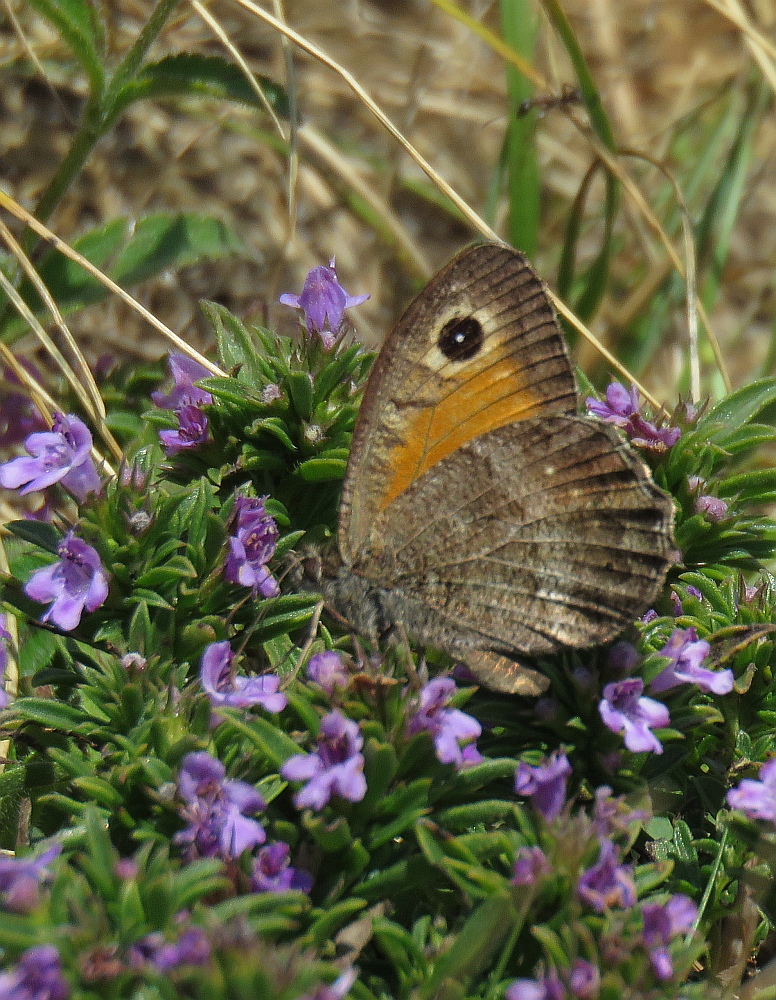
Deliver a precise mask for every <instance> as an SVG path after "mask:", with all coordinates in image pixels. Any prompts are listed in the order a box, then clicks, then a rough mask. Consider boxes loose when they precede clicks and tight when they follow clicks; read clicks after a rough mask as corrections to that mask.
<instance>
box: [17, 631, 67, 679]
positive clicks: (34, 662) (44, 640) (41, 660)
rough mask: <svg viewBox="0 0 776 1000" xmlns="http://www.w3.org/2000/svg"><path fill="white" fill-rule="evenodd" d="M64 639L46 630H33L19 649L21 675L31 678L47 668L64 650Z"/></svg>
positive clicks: (28, 633) (28, 632)
mask: <svg viewBox="0 0 776 1000" xmlns="http://www.w3.org/2000/svg"><path fill="white" fill-rule="evenodd" d="M62 642H63V640H62V638H61V636H58V635H57V634H56V633H55V632H49V630H48V629H46V628H31V629H29V630H28V631H27V634H26V636H25V639H24V642H23V643H22V644H21V646H20V647H19V673H20V674H21V676H22V677H30V676H32V675H33V674H37V673H38V672H39V671H41V670H43V668H44V667H47V666H48V665H49V664H50V663H51V661H52V660H53V659H54V656H55V655H56V653H57V652H58V651H59V650H60V649H61V648H62Z"/></svg>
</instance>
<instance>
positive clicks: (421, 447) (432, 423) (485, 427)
mask: <svg viewBox="0 0 776 1000" xmlns="http://www.w3.org/2000/svg"><path fill="white" fill-rule="evenodd" d="M478 369H479V370H478ZM458 379H459V380H460V384H458V385H457V386H455V387H454V388H451V391H450V392H449V393H448V395H446V396H445V397H444V398H443V399H442V400H440V402H439V403H437V405H436V406H429V407H428V408H426V409H425V410H421V411H420V412H418V413H417V414H416V415H415V416H414V418H413V419H412V420H408V421H407V426H406V428H403V430H402V436H403V441H402V443H401V444H400V445H397V447H395V448H392V449H391V452H390V455H389V465H390V468H391V472H392V475H391V477H390V480H389V481H388V482H387V483H386V487H387V488H386V491H385V494H384V495H383V498H382V502H381V503H380V510H385V508H386V507H387V506H388V504H390V503H391V501H392V500H395V499H396V497H397V496H399V495H400V494H401V493H403V492H404V491H405V490H406V489H407V487H408V486H410V485H411V484H412V483H413V482H414V481H415V480H416V479H417V478H418V477H419V476H421V475H423V473H424V472H426V471H427V470H428V469H430V468H431V467H432V466H434V465H436V464H437V462H440V461H441V460H442V459H443V458H446V457H447V456H448V455H451V454H452V453H453V452H454V451H457V450H458V449H459V448H460V447H461V446H462V445H464V444H466V443H467V442H468V441H472V440H473V439H474V438H477V437H479V436H480V435H481V434H485V433H487V432H488V431H492V430H495V429H496V428H497V427H503V426H504V425H505V424H512V423H515V422H516V421H518V420H524V419H526V418H527V417H529V416H531V413H532V411H533V410H535V409H536V408H537V407H538V406H541V403H542V401H541V399H540V397H539V396H538V395H537V394H536V393H534V392H531V390H530V389H528V388H526V386H525V384H524V380H523V378H522V372H521V369H520V368H519V367H518V366H517V365H516V364H515V360H514V358H513V357H505V358H501V359H499V360H497V361H493V358H492V355H485V356H484V357H483V358H482V359H481V360H480V362H479V365H478V366H477V365H476V364H475V363H472V364H470V365H468V366H467V367H466V368H464V369H463V370H462V371H461V372H460V375H459V376H458ZM455 382H456V378H455V377H453V378H451V379H450V380H449V383H450V385H451V386H454V385H455Z"/></svg>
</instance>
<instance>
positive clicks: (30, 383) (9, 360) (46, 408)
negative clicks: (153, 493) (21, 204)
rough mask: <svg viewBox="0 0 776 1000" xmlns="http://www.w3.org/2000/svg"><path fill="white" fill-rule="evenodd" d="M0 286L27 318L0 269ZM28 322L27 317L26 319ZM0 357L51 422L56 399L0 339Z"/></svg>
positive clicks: (99, 458) (109, 471) (102, 464)
mask: <svg viewBox="0 0 776 1000" xmlns="http://www.w3.org/2000/svg"><path fill="white" fill-rule="evenodd" d="M0 287H1V288H2V289H3V291H4V292H5V293H6V294H7V295H8V298H9V299H10V300H11V302H13V304H14V305H16V304H17V301H19V302H21V305H22V307H23V308H22V309H21V310H20V312H21V315H23V316H24V317H25V319H27V315H26V310H27V305H26V303H25V302H24V301H23V300H21V299H20V298H19V293H18V292H17V291H16V289H15V288H14V287H13V285H11V284H10V282H9V281H8V279H7V278H6V277H5V275H4V274H3V273H2V271H0ZM30 315H32V314H30ZM28 322H30V320H29V319H28ZM35 322H36V320H35V317H34V316H33V317H32V321H31V322H30V325H31V326H32V325H33V323H35ZM0 358H2V361H3V362H4V364H5V366H6V367H7V368H9V369H10V370H11V371H12V372H13V373H14V375H15V376H16V378H17V379H18V380H19V382H20V383H21V384H22V385H23V386H24V388H25V389H26V390H27V394H28V396H29V397H30V399H31V400H32V402H33V403H34V404H35V406H36V407H37V409H38V412H39V413H40V414H41V416H42V417H43V419H44V420H45V421H46V422H47V423H49V424H50V423H52V422H53V419H54V413H55V412H56V411H57V410H59V409H60V406H59V404H58V403H57V401H56V400H55V399H54V398H53V397H52V396H49V394H48V393H47V392H46V390H45V389H44V388H43V387H42V386H41V385H40V383H39V382H37V380H36V379H35V378H33V376H32V375H30V373H29V372H28V371H27V369H26V368H25V367H24V365H21V364H20V363H19V362H18V360H17V359H16V355H15V354H14V353H13V351H12V350H11V349H10V348H9V347H8V345H7V344H6V343H5V342H4V341H2V340H0ZM117 447H118V445H117ZM91 455H92V458H93V459H94V460H95V462H96V463H97V465H98V467H99V468H101V469H103V471H104V472H105V474H106V475H108V476H115V475H116V472H115V470H114V469H113V468H112V467H111V465H110V464H109V462H108V461H107V459H106V458H105V456H104V455H103V454H102V453H101V452H100V450H99V449H98V448H96V447H95V446H94V445H92V448H91ZM117 457H118V458H119V459H121V458H122V452H121V449H119V452H118V456H117ZM0 523H2V520H0Z"/></svg>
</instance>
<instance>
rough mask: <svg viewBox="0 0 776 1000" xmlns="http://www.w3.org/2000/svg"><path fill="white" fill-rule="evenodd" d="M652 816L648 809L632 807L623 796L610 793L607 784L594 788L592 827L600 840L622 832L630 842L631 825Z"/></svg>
mask: <svg viewBox="0 0 776 1000" xmlns="http://www.w3.org/2000/svg"><path fill="white" fill-rule="evenodd" d="M651 818H652V815H651V813H650V812H649V810H646V809H632V808H631V807H630V806H629V805H628V803H627V801H626V800H625V798H624V796H622V795H618V796H616V797H615V796H614V795H612V790H611V788H610V787H609V786H608V785H600V786H599V787H598V788H596V790H595V801H594V803H593V828H594V830H595V832H596V834H597V835H598V838H599V839H600V840H604V839H606V838H608V837H614V836H615V835H616V834H623V835H624V836H625V837H626V839H627V840H628V841H629V842H630V841H631V840H632V839H633V836H635V834H633V835H632V831H633V827H634V826H637V825H639V824H642V823H645V822H647V821H648V820H649V819H651Z"/></svg>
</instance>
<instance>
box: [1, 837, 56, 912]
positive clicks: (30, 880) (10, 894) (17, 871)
mask: <svg viewBox="0 0 776 1000" xmlns="http://www.w3.org/2000/svg"><path fill="white" fill-rule="evenodd" d="M61 853H62V846H61V845H60V844H54V846H53V847H50V848H49V849H48V850H47V851H44V852H43V853H42V854H38V855H36V856H35V857H24V858H9V857H0V893H2V894H3V907H4V909H6V910H10V911H11V912H12V913H30V912H31V911H32V910H34V909H35V907H36V906H37V905H38V899H39V893H38V889H39V887H40V883H41V881H42V880H43V879H44V878H45V877H46V876H47V875H48V871H47V870H46V866H47V865H48V863H49V862H50V861H53V860H54V858H56V857H58V856H59V854H61Z"/></svg>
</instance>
